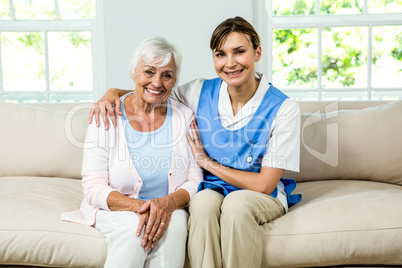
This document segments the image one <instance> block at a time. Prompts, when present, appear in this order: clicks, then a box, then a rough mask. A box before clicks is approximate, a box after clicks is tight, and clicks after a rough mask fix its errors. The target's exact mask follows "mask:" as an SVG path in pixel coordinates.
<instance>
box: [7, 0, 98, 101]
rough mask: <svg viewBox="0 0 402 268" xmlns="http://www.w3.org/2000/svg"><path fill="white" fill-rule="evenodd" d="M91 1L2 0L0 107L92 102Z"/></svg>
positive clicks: (92, 7)
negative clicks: (25, 103)
mask: <svg viewBox="0 0 402 268" xmlns="http://www.w3.org/2000/svg"><path fill="white" fill-rule="evenodd" d="M94 16H95V0H0V62H1V64H0V101H9V102H78V101H92V99H93V75H92V66H93V64H92V58H93V57H92V42H91V36H92V32H93V29H92V24H93V18H94Z"/></svg>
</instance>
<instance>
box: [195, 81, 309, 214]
mask: <svg viewBox="0 0 402 268" xmlns="http://www.w3.org/2000/svg"><path fill="white" fill-rule="evenodd" d="M221 84H222V80H221V79H220V78H215V79H212V80H205V81H204V83H203V86H202V89H201V94H200V100H199V102H198V108H197V124H198V128H199V131H200V137H201V141H202V143H203V145H204V148H205V150H206V152H207V153H208V155H209V156H210V157H211V158H212V159H214V160H216V161H218V162H219V163H221V164H222V165H225V166H228V167H231V168H235V169H239V170H244V171H249V172H257V173H258V172H260V170H261V164H262V159H263V156H264V153H265V150H266V146H267V141H268V139H269V131H270V129H271V124H272V121H273V120H274V119H275V116H276V114H277V112H278V110H279V108H280V107H281V105H282V103H283V101H284V100H285V99H287V98H288V97H287V96H286V95H285V94H284V93H282V92H281V91H279V90H278V89H277V88H275V87H274V86H272V85H271V86H270V87H269V89H268V91H267V93H266V94H265V96H264V98H263V100H262V102H261V104H260V106H259V107H258V109H257V111H256V112H255V114H254V116H253V118H252V119H251V120H250V121H249V122H248V123H247V124H246V125H245V126H244V127H242V128H240V129H238V130H228V129H226V128H224V127H223V126H222V124H221V122H220V118H219V112H218V101H219V91H220V87H221ZM281 181H282V183H283V184H284V186H285V193H286V196H287V200H288V206H289V207H291V206H292V205H294V204H296V203H298V202H299V201H300V199H301V195H300V194H296V195H291V192H293V190H294V189H295V188H296V182H295V181H294V180H293V179H284V178H281ZM207 188H209V189H214V190H216V191H218V192H220V193H222V194H223V195H225V196H226V195H227V194H229V193H230V192H232V191H236V190H240V189H239V188H237V187H234V186H233V185H230V184H228V183H226V182H225V181H223V180H221V179H220V178H218V177H216V176H215V175H213V174H211V173H210V172H208V171H206V170H204V181H203V182H201V183H200V185H199V187H198V190H199V191H200V190H203V189H207ZM277 194H278V189H277V187H275V190H274V191H273V192H272V194H271V195H270V196H272V197H274V198H275V197H276V196H277Z"/></svg>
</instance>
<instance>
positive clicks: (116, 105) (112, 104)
mask: <svg viewBox="0 0 402 268" xmlns="http://www.w3.org/2000/svg"><path fill="white" fill-rule="evenodd" d="M120 94H121V90H119V89H117V88H111V89H109V90H108V91H106V93H105V95H104V96H103V97H102V98H101V99H100V100H99V101H97V102H95V103H94V106H93V107H92V109H91V112H90V113H89V123H90V124H91V123H92V119H93V117H94V116H95V123H96V125H97V126H98V127H99V126H100V123H99V114H100V115H101V116H102V120H103V122H104V123H105V128H106V129H109V120H108V118H107V115H108V114H109V116H110V119H111V120H112V122H113V125H114V126H115V127H116V125H117V119H116V113H117V115H120V116H121V115H123V114H122V112H121V101H120V97H119V95H120Z"/></svg>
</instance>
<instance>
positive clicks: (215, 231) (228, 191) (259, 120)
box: [90, 17, 301, 267]
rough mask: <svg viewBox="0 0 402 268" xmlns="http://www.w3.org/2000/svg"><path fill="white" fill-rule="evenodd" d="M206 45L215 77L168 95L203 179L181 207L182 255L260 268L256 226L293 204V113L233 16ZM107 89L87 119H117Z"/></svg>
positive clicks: (113, 95)
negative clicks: (177, 105) (184, 214)
mask: <svg viewBox="0 0 402 268" xmlns="http://www.w3.org/2000/svg"><path fill="white" fill-rule="evenodd" d="M210 47H211V49H212V53H213V59H214V66H215V71H216V73H217V75H218V78H216V79H212V80H205V79H196V80H194V81H192V82H189V83H187V84H185V85H182V86H179V87H177V88H175V89H174V90H173V91H172V95H173V98H176V99H178V100H179V101H181V102H183V103H185V104H187V105H188V106H190V108H192V109H193V110H194V111H195V112H196V117H197V119H196V121H193V122H192V125H191V128H192V135H187V138H188V140H189V142H190V144H191V147H192V151H193V154H194V156H195V159H196V161H197V163H198V165H199V166H200V167H202V168H203V169H204V181H203V182H201V183H200V186H199V189H198V190H199V192H198V193H197V194H196V195H195V196H194V198H193V199H192V200H191V202H190V204H189V207H188V209H189V212H190V218H189V224H188V226H189V237H188V244H187V252H188V258H189V265H190V266H191V267H260V266H261V261H262V238H261V233H262V230H261V225H263V224H264V223H266V222H269V221H272V220H274V219H276V218H278V217H280V216H282V215H284V214H285V213H286V212H287V210H288V207H290V206H292V205H294V204H296V203H297V202H299V201H300V199H301V195H292V194H291V193H292V191H293V190H294V189H295V187H296V183H295V181H294V180H292V179H283V178H282V175H283V172H284V171H285V170H289V171H296V172H298V171H299V150H300V133H299V129H300V110H299V107H298V105H297V104H296V103H295V102H294V101H292V100H291V99H290V98H288V97H287V96H286V95H285V94H284V93H282V92H281V91H280V90H278V89H277V88H275V87H274V86H273V85H272V84H270V83H268V82H267V80H266V78H265V76H264V75H262V74H260V73H257V72H255V64H256V62H258V61H259V60H260V58H261V56H262V51H261V46H260V38H259V36H258V34H257V32H256V31H255V29H254V28H253V26H252V25H251V24H250V23H248V22H247V21H246V20H244V19H243V18H241V17H235V18H230V19H227V20H225V21H223V22H222V23H221V24H220V25H218V27H217V28H216V29H215V31H214V32H213V34H212V37H211V42H210ZM124 93H125V91H121V90H118V89H111V90H109V91H108V92H107V93H106V94H105V96H104V97H103V99H102V100H101V101H99V102H98V103H96V104H95V106H94V108H93V110H92V112H91V115H90V120H92V117H93V115H95V120H96V122H98V121H99V114H101V115H102V117H106V113H109V115H110V117H111V118H112V120H113V121H115V115H114V111H113V107H112V105H116V112H117V113H118V114H120V101H119V97H118V96H119V95H123V94H124Z"/></svg>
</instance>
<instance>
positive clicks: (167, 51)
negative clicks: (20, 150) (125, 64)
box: [129, 37, 182, 83]
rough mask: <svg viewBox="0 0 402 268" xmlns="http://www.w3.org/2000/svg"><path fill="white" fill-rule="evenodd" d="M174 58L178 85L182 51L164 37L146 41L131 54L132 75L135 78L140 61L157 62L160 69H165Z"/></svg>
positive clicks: (130, 69)
mask: <svg viewBox="0 0 402 268" xmlns="http://www.w3.org/2000/svg"><path fill="white" fill-rule="evenodd" d="M172 57H173V59H174V63H175V66H176V83H177V82H178V81H179V74H180V68H181V62H182V56H181V53H180V51H179V50H178V49H177V48H176V47H175V46H174V45H172V44H170V43H169V42H168V41H167V40H166V39H165V38H163V37H153V38H150V39H146V40H144V41H142V43H141V44H140V45H139V46H138V47H137V48H136V49H135V50H134V52H133V53H132V54H131V57H130V61H129V72H130V75H133V76H135V68H136V67H137V65H138V62H140V60H143V61H144V62H146V63H149V62H153V61H156V63H157V64H158V66H159V67H165V66H166V65H168V64H169V62H170V60H171V59H172Z"/></svg>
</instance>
